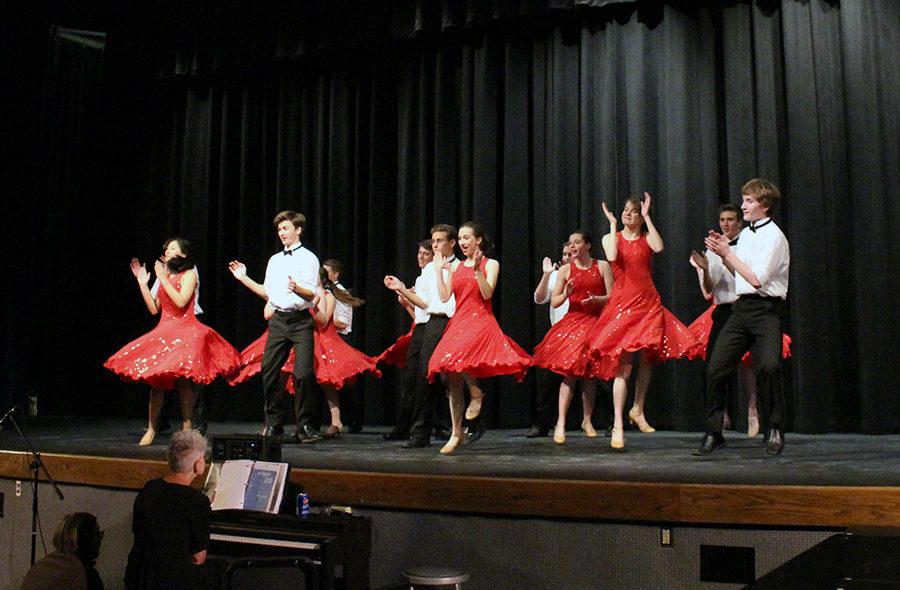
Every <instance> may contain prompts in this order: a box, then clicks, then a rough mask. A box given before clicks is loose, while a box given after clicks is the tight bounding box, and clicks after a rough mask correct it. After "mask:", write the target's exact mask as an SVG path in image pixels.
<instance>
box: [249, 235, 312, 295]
mask: <svg viewBox="0 0 900 590" xmlns="http://www.w3.org/2000/svg"><path fill="white" fill-rule="evenodd" d="M287 251H288V249H285V250H282V251H281V252H279V253H278V254H274V255H272V257H271V258H269V263H268V264H267V265H266V279H265V281H263V288H264V289H265V290H266V296H268V298H269V305H271V306H272V308H273V309H276V310H279V311H301V310H304V309H309V308H311V307H312V306H313V304H312V301H307V300H306V299H304V298H303V297H300V296H299V295H297V294H296V293H294V292H293V291H289V290H288V281H289V280H290V279H294V282H295V283H297V284H298V285H299V286H300V287H302V288H304V289H308V290H310V291H315V290H316V287H317V286H318V284H319V258H318V257H317V256H316V255H315V254H313V253H312V252H310V251H309V250H307V249H306V248H304V247H303V246H302V245H301V244H300V243H299V242H298V243H296V244H294V245H293V246H292V247H291V248H290V252H291V254H290V255H288V254H286V252H287Z"/></svg>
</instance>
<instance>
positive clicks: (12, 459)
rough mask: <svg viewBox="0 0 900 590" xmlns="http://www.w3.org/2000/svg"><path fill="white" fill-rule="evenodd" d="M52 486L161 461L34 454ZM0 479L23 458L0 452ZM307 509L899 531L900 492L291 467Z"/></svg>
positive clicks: (139, 474) (16, 471) (11, 475)
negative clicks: (306, 495)
mask: <svg viewBox="0 0 900 590" xmlns="http://www.w3.org/2000/svg"><path fill="white" fill-rule="evenodd" d="M41 456H42V458H43V459H44V462H45V463H46V464H47V468H48V469H49V470H50V472H51V473H52V474H53V476H54V477H55V478H56V480H57V482H58V483H66V484H76V485H87V486H96V487H105V488H117V489H129V490H137V489H140V488H141V487H142V486H143V485H144V482H146V481H147V480H149V479H151V478H154V477H159V476H161V475H163V474H164V473H165V472H166V465H165V462H164V461H148V460H140V459H122V458H108V457H89V456H77V455H65V454H57V453H43V454H42V455H41ZM0 477H3V478H7V479H29V477H31V475H30V471H29V456H28V455H27V454H26V453H22V452H12V451H0ZM291 481H293V482H294V483H296V484H298V485H301V486H302V487H303V488H304V489H305V490H306V491H307V492H309V494H310V496H311V497H312V498H313V500H314V502H316V503H323V504H338V505H345V506H354V507H360V508H375V509H388V510H413V511H424V512H443V513H466V514H479V515H484V516H489V515H490V516H503V517H537V518H563V519H588V520H606V521H620V522H652V523H673V524H676V523H680V524H685V525H731V526H763V527H839V528H845V527H846V528H859V527H863V528H869V527H872V528H890V529H896V528H900V487H857V486H796V485H790V486H773V485H765V486H754V485H727V484H686V483H647V482H623V481H581V480H571V479H569V480H559V479H529V478H493V477H475V476H457V475H428V474H424V475H417V474H405V473H381V472H361V471H331V470H324V469H293V470H292V471H291Z"/></svg>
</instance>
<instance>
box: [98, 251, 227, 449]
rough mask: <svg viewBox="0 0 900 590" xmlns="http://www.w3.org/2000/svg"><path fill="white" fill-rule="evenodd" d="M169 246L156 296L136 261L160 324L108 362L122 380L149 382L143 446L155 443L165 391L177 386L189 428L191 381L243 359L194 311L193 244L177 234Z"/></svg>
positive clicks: (223, 372)
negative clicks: (146, 420)
mask: <svg viewBox="0 0 900 590" xmlns="http://www.w3.org/2000/svg"><path fill="white" fill-rule="evenodd" d="M164 247H165V254H164V255H163V259H162V260H158V261H157V262H156V263H155V265H154V271H155V273H156V276H157V278H158V279H159V282H160V284H161V286H162V288H161V289H160V290H159V294H158V295H157V296H156V297H154V296H153V294H152V293H151V292H150V289H149V287H148V283H149V282H150V273H148V272H147V268H146V267H145V266H144V265H143V264H141V263H140V262H139V261H138V260H137V259H132V261H131V267H132V272H133V273H134V275H135V277H136V278H137V283H138V287H139V288H140V290H141V295H142V296H143V298H144V303H145V304H146V305H147V309H148V310H149V311H150V313H152V314H153V315H156V314H157V313H159V314H160V318H159V324H158V325H157V326H156V327H155V328H154V329H153V330H151V331H150V332H148V333H146V334H144V335H143V336H141V337H140V338H138V339H137V340H134V341H132V342H129V343H128V344H126V345H125V346H124V347H123V348H122V349H121V350H119V351H118V352H117V353H115V354H114V355H112V356H111V357H110V358H109V359H108V360H107V361H106V362H105V363H104V365H103V366H104V367H106V368H107V369H109V370H110V371H113V372H114V373H116V374H117V375H119V376H120V377H121V378H122V379H125V380H128V381H140V382H142V383H146V384H148V385H149V386H150V404H149V411H148V417H149V421H148V424H147V432H146V433H145V434H144V436H143V437H142V438H141V440H140V443H138V444H140V445H141V446H147V445H150V444H152V443H153V439H154V438H155V436H156V420H157V418H159V411H160V409H161V408H162V403H163V395H164V393H165V391H166V390H170V389H177V390H178V394H179V397H180V401H181V413H182V430H190V429H191V414H192V412H193V408H194V402H195V396H196V392H195V390H194V387H193V385H192V384H193V383H198V384H207V383H210V382H212V381H213V380H214V379H215V378H216V377H220V376H228V375H229V374H231V373H233V372H234V371H235V370H236V369H237V367H238V364H239V363H240V355H239V354H238V351H237V350H235V349H234V347H232V346H231V345H230V344H229V343H228V342H226V341H225V339H224V338H222V337H221V336H219V335H218V334H217V333H216V332H215V330H213V329H212V328H210V327H208V326H205V325H204V324H202V323H200V322H199V321H198V320H197V318H196V317H195V316H194V298H195V296H196V288H197V275H196V273H195V272H193V268H194V263H193V259H192V258H191V255H190V244H189V243H188V242H187V240H184V239H182V238H172V239H171V240H168V241H167V242H166V243H165V244H164Z"/></svg>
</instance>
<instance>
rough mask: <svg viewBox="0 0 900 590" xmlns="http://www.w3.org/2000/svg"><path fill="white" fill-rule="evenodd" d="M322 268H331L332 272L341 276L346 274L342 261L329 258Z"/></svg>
mask: <svg viewBox="0 0 900 590" xmlns="http://www.w3.org/2000/svg"><path fill="white" fill-rule="evenodd" d="M322 266H330V267H331V270H333V271H334V272H336V273H338V274H341V273H342V272H344V265H343V264H341V261H340V260H338V259H336V258H329V259H328V260H326V261H325V262H323V263H322Z"/></svg>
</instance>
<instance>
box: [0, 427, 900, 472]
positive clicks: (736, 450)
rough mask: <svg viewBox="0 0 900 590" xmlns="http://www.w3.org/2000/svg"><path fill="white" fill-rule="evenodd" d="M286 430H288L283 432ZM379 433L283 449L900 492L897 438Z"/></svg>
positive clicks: (94, 445) (330, 461) (107, 436)
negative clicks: (702, 452) (409, 436)
mask: <svg viewBox="0 0 900 590" xmlns="http://www.w3.org/2000/svg"><path fill="white" fill-rule="evenodd" d="M259 426H260V425H259V424H256V423H212V424H210V429H209V433H208V435H210V436H214V435H224V434H250V433H253V432H255V431H256V430H257V429H258V428H259ZM287 430H288V432H290V431H292V428H288V429H287ZM25 431H26V434H27V435H28V436H29V438H30V439H31V440H32V443H33V444H34V446H35V448H36V449H37V450H38V451H39V452H42V453H59V454H67V455H81V456H88V457H108V458H123V459H145V460H152V461H160V460H164V458H165V445H166V441H167V440H168V435H160V437H159V438H158V439H157V441H156V442H155V443H154V444H153V445H152V446H150V447H139V446H137V440H138V439H139V438H140V436H141V434H142V433H143V422H139V421H136V420H122V419H109V418H86V417H60V416H42V417H38V418H36V419H33V420H30V421H28V422H27V423H26V425H25ZM386 431H387V429H386V428H378V427H367V428H366V429H365V430H364V431H363V432H361V433H358V434H343V435H342V436H341V437H340V438H337V439H332V440H321V441H319V442H317V443H315V444H312V445H299V444H285V445H284V447H283V452H282V454H283V460H284V461H286V462H289V463H290V464H291V466H292V467H293V468H295V469H301V470H323V471H340V472H350V471H352V472H369V473H383V474H388V473H389V474H409V475H437V476H473V477H490V478H494V479H498V478H511V479H516V478H528V479H531V480H541V479H545V480H577V481H585V482H597V481H607V482H650V483H683V484H707V485H710V484H712V485H715V484H724V485H750V486H766V485H794V486H863V487H870V486H873V487H874V486H882V487H894V486H900V436H898V435H885V436H867V435H859V434H827V435H803V434H792V433H788V434H787V436H786V446H785V450H784V452H783V453H782V454H781V455H779V456H777V457H770V456H768V455H766V453H765V451H764V449H763V440H762V436H761V435H760V436H758V437H757V438H755V439H752V440H751V439H748V438H747V436H746V434H744V433H740V432H728V433H726V438H727V441H728V444H727V446H726V447H725V448H723V449H720V450H717V451H716V452H715V453H714V454H713V455H711V456H709V457H703V458H701V457H694V456H692V455H691V451H692V450H693V449H694V448H695V447H697V446H698V445H699V443H700V439H701V437H702V435H701V433H686V432H656V433H653V434H642V433H640V432H636V431H634V432H627V433H626V445H627V449H626V451H625V452H616V451H614V450H613V449H611V448H610V447H609V439H606V438H603V436H602V434H603V433H602V432H601V433H600V436H599V437H598V438H594V439H588V438H586V437H584V435H583V434H582V433H580V432H579V431H570V432H569V433H568V438H567V440H566V444H565V445H556V444H554V443H553V441H552V439H551V438H550V437H547V438H543V439H528V438H526V437H525V431H524V430H493V431H488V432H487V433H486V434H485V436H484V438H483V439H482V440H480V441H478V442H477V443H474V444H472V445H466V446H464V447H462V449H461V450H460V451H458V452H457V453H456V454H454V455H451V456H443V455H440V454H439V453H438V450H439V449H440V447H441V445H442V444H443V442H442V441H437V442H433V443H432V445H431V446H430V447H427V448H423V449H402V448H401V444H402V443H400V442H388V441H384V440H383V439H382V434H384V432H386ZM0 450H3V451H19V452H20V451H24V450H25V445H24V443H23V442H22V441H21V439H20V438H19V436H18V434H17V433H16V432H15V430H14V429H11V428H9V427H7V428H5V429H4V430H2V431H0Z"/></svg>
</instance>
